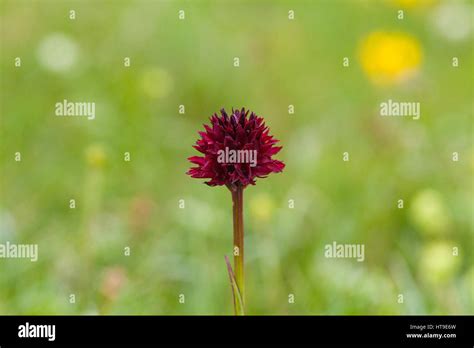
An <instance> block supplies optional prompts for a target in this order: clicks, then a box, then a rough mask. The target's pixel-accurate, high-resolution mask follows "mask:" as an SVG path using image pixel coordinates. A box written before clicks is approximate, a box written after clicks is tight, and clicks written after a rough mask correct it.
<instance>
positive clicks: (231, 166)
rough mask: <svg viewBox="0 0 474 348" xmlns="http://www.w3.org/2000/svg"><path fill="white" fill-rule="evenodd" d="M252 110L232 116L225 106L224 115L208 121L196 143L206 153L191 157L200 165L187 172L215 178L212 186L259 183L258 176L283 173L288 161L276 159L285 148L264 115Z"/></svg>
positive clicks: (234, 113)
mask: <svg viewBox="0 0 474 348" xmlns="http://www.w3.org/2000/svg"><path fill="white" fill-rule="evenodd" d="M248 114H249V111H248V110H245V108H242V109H241V110H233V109H232V114H231V115H230V116H228V115H227V113H226V112H225V110H224V109H222V110H221V116H218V115H217V114H214V115H213V116H212V117H211V118H210V120H211V125H210V126H208V125H204V128H205V129H206V131H205V132H199V135H200V136H201V138H200V139H198V141H197V142H196V145H194V146H193V147H194V148H195V149H196V150H198V151H199V152H201V153H202V154H203V155H204V156H202V157H200V156H193V157H189V158H188V160H189V161H190V162H191V163H194V164H196V165H197V167H194V168H191V169H190V170H189V171H188V172H187V174H188V175H191V177H193V178H206V179H211V180H209V181H207V182H206V184H208V185H209V186H218V185H227V186H228V187H233V186H243V187H246V186H247V185H249V184H252V185H255V178H257V177H258V178H265V177H266V176H267V175H268V174H270V173H279V172H281V171H282V170H283V168H285V164H284V163H283V162H280V161H278V160H274V159H272V156H273V155H274V154H276V153H278V152H279V151H280V150H281V146H274V145H275V144H276V143H277V142H278V140H276V139H274V138H273V136H271V135H269V134H268V132H269V128H268V127H267V126H265V122H264V121H263V118H261V117H258V116H257V115H255V114H254V113H253V112H252V113H251V114H250V117H247V116H248Z"/></svg>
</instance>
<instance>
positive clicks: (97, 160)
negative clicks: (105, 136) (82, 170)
mask: <svg viewBox="0 0 474 348" xmlns="http://www.w3.org/2000/svg"><path fill="white" fill-rule="evenodd" d="M85 156H86V161H87V164H88V165H89V166H90V167H92V168H96V169H99V168H103V167H104V165H105V161H106V159H107V156H106V154H105V150H104V148H103V147H102V146H101V145H98V144H94V145H90V146H89V147H87V148H86V153H85Z"/></svg>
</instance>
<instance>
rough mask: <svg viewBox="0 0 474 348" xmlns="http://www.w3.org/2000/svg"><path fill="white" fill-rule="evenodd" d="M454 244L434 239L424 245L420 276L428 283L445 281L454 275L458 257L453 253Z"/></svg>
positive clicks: (458, 260) (458, 262) (458, 263)
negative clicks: (434, 240)
mask: <svg viewBox="0 0 474 348" xmlns="http://www.w3.org/2000/svg"><path fill="white" fill-rule="evenodd" d="M453 247H454V244H453V243H451V242H447V241H436V242H431V243H429V244H428V245H426V246H425V247H424V248H423V250H422V252H421V258H420V264H419V267H420V276H421V277H422V278H423V279H424V280H425V281H426V282H428V283H430V284H441V283H446V282H447V281H449V280H450V279H452V278H453V277H454V276H455V273H456V272H457V270H458V269H459V266H460V257H461V256H459V255H458V256H455V255H454V253H453Z"/></svg>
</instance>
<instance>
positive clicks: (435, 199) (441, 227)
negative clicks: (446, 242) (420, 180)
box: [410, 189, 449, 235]
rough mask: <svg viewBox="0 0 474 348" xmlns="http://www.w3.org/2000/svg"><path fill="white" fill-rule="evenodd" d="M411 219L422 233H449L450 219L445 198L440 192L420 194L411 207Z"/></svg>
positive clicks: (432, 191)
mask: <svg viewBox="0 0 474 348" xmlns="http://www.w3.org/2000/svg"><path fill="white" fill-rule="evenodd" d="M410 217H411V219H412V221H413V223H414V224H415V225H416V226H417V227H418V228H419V229H420V231H421V232H422V233H425V234H427V235H440V234H443V233H445V232H446V231H447V228H448V226H449V218H448V213H447V210H446V207H445V205H444V203H443V198H442V197H441V194H440V193H439V192H438V191H435V190H433V189H426V190H423V191H421V192H418V193H417V194H416V195H415V197H414V198H413V201H412V203H411V207H410Z"/></svg>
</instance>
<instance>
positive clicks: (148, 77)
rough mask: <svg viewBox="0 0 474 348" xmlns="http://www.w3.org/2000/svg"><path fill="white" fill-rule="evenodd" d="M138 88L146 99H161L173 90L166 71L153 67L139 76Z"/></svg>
mask: <svg viewBox="0 0 474 348" xmlns="http://www.w3.org/2000/svg"><path fill="white" fill-rule="evenodd" d="M140 86H141V89H142V90H143V92H144V93H145V94H146V95H147V96H148V97H150V98H163V97H166V96H167V95H168V94H169V93H170V92H171V90H172V89H173V78H172V76H171V75H170V74H169V73H168V71H166V70H164V69H162V68H159V67H153V68H151V69H147V70H145V71H144V72H143V73H142V74H141V76H140Z"/></svg>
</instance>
